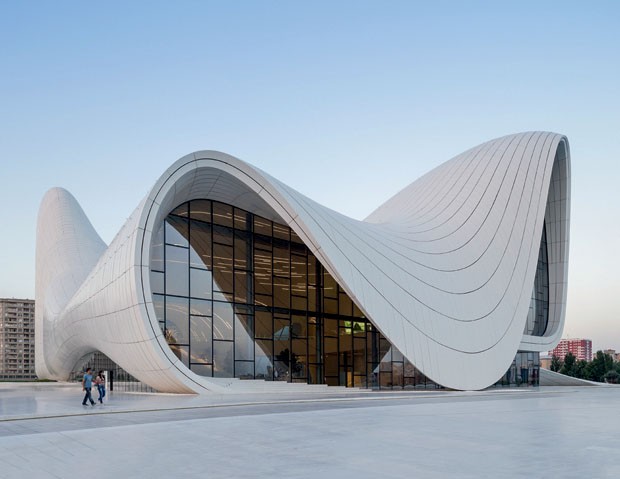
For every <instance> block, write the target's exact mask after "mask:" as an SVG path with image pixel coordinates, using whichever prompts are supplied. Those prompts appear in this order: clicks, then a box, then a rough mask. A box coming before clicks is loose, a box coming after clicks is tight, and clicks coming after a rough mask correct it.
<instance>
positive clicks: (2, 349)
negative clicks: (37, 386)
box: [0, 298, 36, 380]
mask: <svg viewBox="0 0 620 479" xmlns="http://www.w3.org/2000/svg"><path fill="white" fill-rule="evenodd" d="M35 378H36V375H35V371H34V300H32V299H14V298H11V299H8V298H0V379H3V380H20V379H35Z"/></svg>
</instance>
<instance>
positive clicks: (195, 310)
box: [36, 132, 570, 393]
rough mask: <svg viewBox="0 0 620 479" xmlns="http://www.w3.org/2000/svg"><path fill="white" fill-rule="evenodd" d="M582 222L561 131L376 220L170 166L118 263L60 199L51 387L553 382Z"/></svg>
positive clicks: (419, 184)
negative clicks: (113, 381) (102, 361)
mask: <svg viewBox="0 0 620 479" xmlns="http://www.w3.org/2000/svg"><path fill="white" fill-rule="evenodd" d="M308 168H311V165H309V166H308ZM368 174H372V172H371V171H369V172H368ZM138 180H139V179H138ZM569 212H570V154H569V147H568V141H567V139H566V138H565V137H564V136H562V135H559V134H555V133H549V132H528V133H520V134H516V135H510V136H505V137H502V138H498V139H496V140H492V141H489V142H487V143H484V144H482V145H480V146H477V147H475V148H472V149H471V150H468V151H466V152H464V153H462V154H460V155H458V156H456V157H455V158H453V159H451V160H450V161H448V162H446V163H444V164H442V165H440V166H439V167H437V168H435V169H434V170H432V171H430V172H429V173H427V174H426V175H424V176H422V177H421V178H420V179H418V180H416V181H414V182H413V183H411V184H410V185H409V186H407V187H406V188H405V189H403V190H402V191H400V192H398V193H397V194H396V195H394V196H393V197H392V198H391V199H389V200H388V201H387V202H385V203H384V204H382V205H381V206H379V207H378V208H377V209H376V210H375V211H374V212H373V213H372V214H370V216H368V217H367V218H366V219H365V220H363V221H358V220H354V219H351V218H348V217H346V216H344V215H342V214H340V213H338V212H336V211H334V210H331V209H329V208H326V207H324V206H322V205H320V204H318V203H316V202H314V201H312V200H311V199H310V198H308V197H306V196H304V195H302V194H300V193H298V192H297V191H295V190H293V189H292V188H290V187H289V186H287V185H285V184H283V183H281V182H280V181H278V180H277V179H275V178H274V177H272V176H270V175H269V174H268V173H266V172H264V171H262V170H260V169H258V168H256V167H254V166H252V165H250V164H248V163H245V162H244V161H241V160H239V159H237V158H234V157H232V156H229V155H227V154H224V153H220V152H216V151H198V152H195V153H191V154H189V155H187V156H184V157H183V158H181V159H180V160H178V161H176V162H175V163H174V164H172V166H170V168H168V170H167V171H165V172H164V173H163V175H162V176H161V177H160V178H159V180H158V181H157V182H156V183H155V185H154V186H153V187H152V188H151V190H150V192H149V193H148V195H147V196H146V197H145V198H144V199H143V200H142V202H141V203H140V204H139V205H138V207H137V208H136V209H135V210H134V212H133V213H132V214H131V216H130V217H129V219H128V220H127V222H126V223H125V225H124V226H123V227H122V229H121V230H120V231H119V233H118V234H117V235H116V237H115V238H114V239H113V241H112V242H111V244H110V245H106V244H105V243H104V242H103V241H102V240H101V238H100V237H99V236H98V235H97V233H96V232H95V230H94V229H93V227H92V225H91V224H90V222H89V220H88V219H87V218H86V216H85V214H84V212H83V211H82V209H81V208H80V206H79V205H78V203H77V202H76V200H75V199H74V198H73V196H72V195H71V194H70V193H68V192H67V191H66V190H64V189H61V188H53V189H51V190H50V191H48V192H47V193H46V195H45V197H44V198H43V201H42V204H41V208H40V212H39V217H38V225H37V257H36V304H37V311H36V370H37V375H38V376H39V377H40V378H50V379H61V380H63V379H67V378H68V377H69V374H70V373H71V372H72V371H75V370H77V369H79V368H80V367H82V365H83V364H84V362H85V360H86V359H85V358H88V357H89V356H90V355H92V353H94V352H101V353H103V354H104V355H106V356H108V357H109V358H110V359H112V360H113V361H114V362H115V363H116V364H118V365H119V366H120V367H121V368H123V369H124V370H125V371H127V372H128V373H130V374H131V375H133V376H134V377H135V378H137V379H138V380H139V381H141V382H143V383H145V384H147V385H149V386H151V387H152V388H154V389H155V390H157V391H161V392H179V393H192V392H194V393H201V392H207V391H214V392H223V391H226V390H230V391H235V390H236V389H235V388H236V386H235V385H239V384H256V383H258V382H260V383H261V384H262V386H261V387H270V386H269V385H268V384H267V383H265V382H264V380H267V381H287V382H300V383H308V384H327V385H340V386H354V387H369V388H370V387H373V388H375V387H378V388H381V387H385V388H394V387H403V388H406V387H412V388H415V387H418V386H419V385H424V384H433V385H440V386H444V387H448V388H454V389H464V390H477V389H483V388H486V387H488V386H490V385H493V384H495V383H497V382H498V381H505V382H507V383H515V381H516V383H517V384H522V383H528V384H536V383H537V381H538V362H539V361H538V353H539V352H542V351H548V350H550V349H552V348H553V347H554V346H555V345H556V343H557V342H558V341H559V338H560V336H561V334H562V328H563V324H564V315H565V309H566V286H567V272H568V269H567V267H568V245H569V218H570V214H569ZM243 379H246V380H253V381H247V382H244V381H242V380H243ZM257 380H260V381H257ZM237 389H238V390H243V388H242V387H239V388H237Z"/></svg>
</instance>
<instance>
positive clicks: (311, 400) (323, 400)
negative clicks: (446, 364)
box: [0, 389, 568, 423]
mask: <svg viewBox="0 0 620 479" xmlns="http://www.w3.org/2000/svg"><path fill="white" fill-rule="evenodd" d="M474 393H475V392H474ZM523 393H526V394H531V393H539V394H543V395H550V394H558V393H560V392H559V391H528V390H525V389H524V390H521V391H514V392H512V391H505V392H502V393H501V394H499V395H498V394H497V393H495V392H490V393H481V394H472V393H471V392H470V391H465V392H460V393H459V394H454V395H452V394H449V393H448V394H446V393H443V394H432V393H431V394H428V395H426V394H425V395H423V396H412V395H406V396H402V395H399V396H388V395H386V396H374V397H342V398H305V399H283V400H274V401H252V402H241V403H227V404H202V405H196V406H181V407H161V408H153V409H144V408H143V409H125V410H120V411H101V410H94V411H92V412H90V413H87V412H79V413H65V414H49V415H37V416H18V417H9V418H0V423H3V422H4V423H9V422H19V421H33V420H37V419H59V418H66V417H87V416H89V417H92V416H103V415H111V414H132V413H149V412H166V411H191V410H198V409H215V408H226V407H230V408H232V407H247V406H267V405H275V404H306V403H329V402H354V401H385V400H387V401H396V400H403V399H422V398H462V397H504V396H511V395H521V394H523ZM565 393H568V391H566V392H565Z"/></svg>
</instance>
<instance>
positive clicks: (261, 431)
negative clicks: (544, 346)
mask: <svg viewBox="0 0 620 479" xmlns="http://www.w3.org/2000/svg"><path fill="white" fill-rule="evenodd" d="M81 399H82V398H81V392H80V390H79V386H76V385H59V384H44V385H36V386H35V385H32V384H30V385H16V384H0V478H23V477H29V478H39V477H41V478H58V477H61V478H65V477H66V478H73V477H89V478H91V477H92V478H99V477H101V478H103V477H106V478H114V477H119V478H121V477H122V478H125V477H148V478H159V477H207V478H220V477H221V478H254V477H256V478H262V477H265V478H271V477H286V478H311V477H317V478H319V477H320V478H349V477H350V478H370V477H373V478H403V477H407V478H409V477H422V478H426V477H438V478H439V477H441V478H443V477H459V478H480V477H490V478H498V477H499V478H502V477H528V478H532V477H575V478H577V477H588V478H604V477H609V478H614V477H620V441H619V438H620V416H619V415H618V413H617V411H618V406H619V405H620V388H617V387H581V388H579V387H574V388H573V387H556V388H551V387H541V388H535V389H534V388H531V389H504V390H501V389H500V390H488V391H482V392H453V391H450V392H448V391H436V392H435V391H433V392H428V391H425V392H368V391H354V390H347V391H343V390H341V389H335V390H334V392H331V391H328V392H324V393H321V394H293V393H286V394H279V395H271V394H255V395H243V396H213V397H210V396H175V395H159V394H149V395H147V394H126V393H125V394H123V393H117V392H114V393H112V394H110V397H109V401H108V402H106V403H105V404H104V405H103V406H100V405H97V406H95V407H90V406H87V407H84V406H82V405H81V404H80V402H81Z"/></svg>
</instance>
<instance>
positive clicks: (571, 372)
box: [560, 353, 577, 376]
mask: <svg viewBox="0 0 620 479" xmlns="http://www.w3.org/2000/svg"><path fill="white" fill-rule="evenodd" d="M576 361H577V358H576V357H575V355H574V354H573V353H568V354H567V355H566V356H564V364H563V365H562V368H561V369H560V373H561V374H565V375H567V376H575V362H576Z"/></svg>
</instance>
